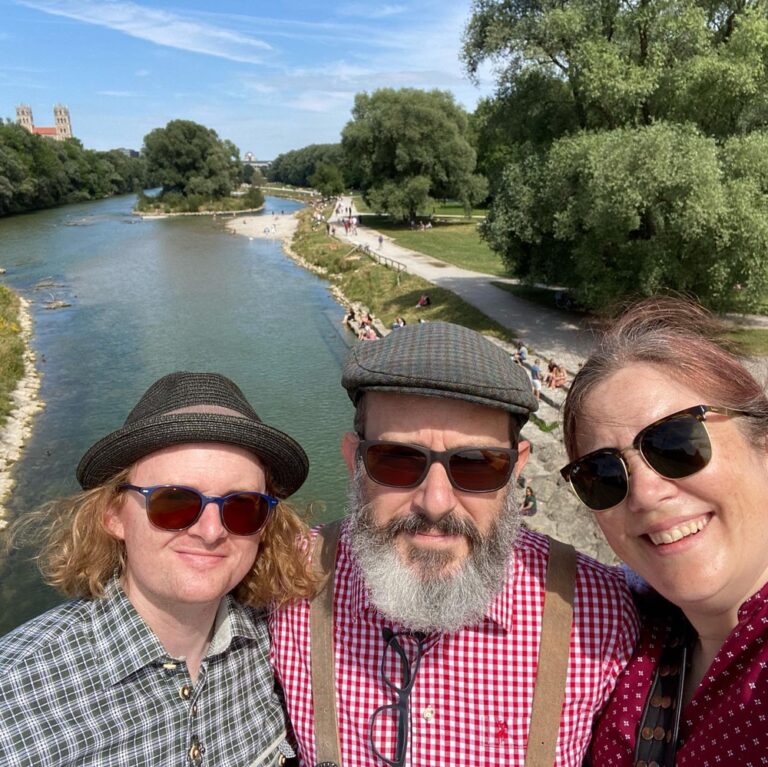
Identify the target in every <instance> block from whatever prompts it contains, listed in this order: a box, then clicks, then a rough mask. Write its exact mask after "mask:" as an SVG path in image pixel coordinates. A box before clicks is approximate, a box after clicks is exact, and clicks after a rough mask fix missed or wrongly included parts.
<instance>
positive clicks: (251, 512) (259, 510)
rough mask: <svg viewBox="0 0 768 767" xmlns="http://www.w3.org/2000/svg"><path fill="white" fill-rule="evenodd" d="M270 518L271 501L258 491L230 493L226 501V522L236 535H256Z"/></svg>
mask: <svg viewBox="0 0 768 767" xmlns="http://www.w3.org/2000/svg"><path fill="white" fill-rule="evenodd" d="M268 519H269V502H268V501H267V499H266V498H263V497H262V496H260V495H257V494H256V493H238V494H237V495H230V496H228V497H227V500H226V501H224V524H225V526H226V528H227V530H229V532H230V533H234V534H235V535H255V534H256V533H258V532H259V530H261V529H262V528H263V527H264V525H265V524H266V523H267V520H268Z"/></svg>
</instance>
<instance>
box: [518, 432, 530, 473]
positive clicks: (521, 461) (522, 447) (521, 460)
mask: <svg viewBox="0 0 768 767" xmlns="http://www.w3.org/2000/svg"><path fill="white" fill-rule="evenodd" d="M530 455H531V443H530V442H529V441H528V440H527V439H524V440H522V441H521V442H520V443H519V444H518V446H517V462H516V463H515V468H514V475H515V479H517V478H518V477H519V476H520V475H521V474H522V473H523V469H524V468H525V464H526V463H528V458H529V456H530Z"/></svg>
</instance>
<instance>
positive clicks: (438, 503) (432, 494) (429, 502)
mask: <svg viewBox="0 0 768 767" xmlns="http://www.w3.org/2000/svg"><path fill="white" fill-rule="evenodd" d="M417 502H418V504H419V508H420V510H421V512H422V513H423V514H424V516H425V517H427V518H428V519H435V520H437V519H440V518H441V517H443V516H445V515H446V514H448V513H449V512H451V511H453V509H454V508H455V506H456V494H455V492H454V488H453V485H452V484H451V480H450V479H448V472H447V470H446V467H445V466H443V465H442V464H441V463H440V462H439V461H435V462H434V463H433V464H432V465H431V466H430V467H429V470H428V471H427V475H426V477H424V479H423V481H422V483H421V485H419V496H418V498H417Z"/></svg>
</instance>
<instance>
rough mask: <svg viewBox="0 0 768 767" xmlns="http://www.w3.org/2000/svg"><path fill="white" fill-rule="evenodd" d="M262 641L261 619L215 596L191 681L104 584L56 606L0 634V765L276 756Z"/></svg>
mask: <svg viewBox="0 0 768 767" xmlns="http://www.w3.org/2000/svg"><path fill="white" fill-rule="evenodd" d="M268 643H269V637H268V634H267V629H266V623H265V621H264V619H263V617H262V616H261V615H260V614H259V613H258V612H256V611H254V610H251V609H248V608H244V607H242V606H240V605H238V604H236V603H235V602H234V600H232V599H231V597H225V599H224V600H223V602H222V607H221V608H220V609H219V614H218V616H217V625H216V630H215V633H214V637H213V641H212V642H211V645H210V647H209V650H208V654H207V656H206V658H205V659H204V660H203V662H202V666H201V669H200V673H199V676H198V679H197V683H196V684H194V685H193V683H192V680H191V678H190V676H189V673H188V672H187V668H186V665H185V664H184V662H183V660H182V661H179V660H174V659H172V658H170V657H169V656H168V653H167V652H166V651H165V650H164V649H163V647H162V645H161V644H160V642H159V641H158V640H157V638H156V637H155V635H154V634H153V633H152V631H151V630H150V629H149V628H148V626H147V625H146V624H145V623H144V621H143V620H142V619H141V618H140V617H139V616H138V614H137V613H136V612H135V610H134V609H133V607H132V606H131V603H130V602H129V601H128V599H127V598H126V596H125V594H124V593H123V591H122V589H121V588H120V586H119V584H118V583H117V581H116V580H113V581H112V582H110V584H109V585H108V587H107V590H106V594H105V597H104V598H103V599H95V600H74V601H71V602H67V603H65V604H63V605H61V606H59V607H56V608H54V609H53V610H50V611H49V612H47V613H44V614H43V615H41V616H39V617H38V618H35V619H33V620H31V621H29V622H28V623H26V624H24V625H23V626H21V627H19V628H18V629H16V630H15V631H13V632H11V633H10V634H7V635H6V636H5V637H3V639H2V640H0V764H2V765H3V767H22V766H23V767H32V766H33V765H34V767H42V766H45V767H48V766H50V767H54V766H55V767H65V766H66V765H75V764H76V765H78V767H91V766H95V765H103V766H104V767H106V766H107V765H109V766H110V767H112V766H113V765H118V764H126V765H179V766H181V765H203V766H204V767H214V766H219V765H221V767H225V766H226V767H230V766H231V765H252V764H255V763H257V759H258V758H259V757H260V756H261V755H262V752H264V751H265V750H268V751H269V754H268V755H270V756H271V754H273V753H274V755H275V757H276V756H277V754H278V747H279V745H280V743H281V741H282V740H283V738H282V737H281V735H282V733H283V732H284V715H283V711H282V708H281V706H280V703H279V700H278V698H277V696H276V695H275V692H274V682H273V677H272V674H271V670H270V667H269V659H268V647H269V644H268ZM266 756H267V755H265V758H266ZM258 763H260V762H258Z"/></svg>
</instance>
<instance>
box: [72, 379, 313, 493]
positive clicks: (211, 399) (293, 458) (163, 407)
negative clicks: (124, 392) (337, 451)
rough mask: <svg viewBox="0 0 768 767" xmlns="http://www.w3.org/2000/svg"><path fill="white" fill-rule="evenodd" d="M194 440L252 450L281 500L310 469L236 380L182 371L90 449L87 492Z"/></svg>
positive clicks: (83, 469) (84, 476)
mask: <svg viewBox="0 0 768 767" xmlns="http://www.w3.org/2000/svg"><path fill="white" fill-rule="evenodd" d="M189 442H219V443H224V444H227V445H235V446H236V447H241V448H243V449H245V450H248V451H250V452H251V453H253V454H254V455H256V456H257V457H258V458H259V459H260V460H261V461H262V462H263V463H264V464H265V466H266V467H267V469H268V470H269V476H270V478H271V480H272V482H273V484H274V485H275V494H276V495H277V496H278V497H280V498H285V497H287V496H289V495H291V494H292V493H294V492H296V490H298V489H299V488H300V487H301V485H302V484H303V483H304V480H305V479H306V478H307V473H308V472H309V459H308V458H307V454H306V453H305V452H304V450H303V448H302V447H301V445H299V443H298V442H296V440H294V439H293V438H292V437H289V436H288V435H287V434H284V433H283V432H281V431H279V430H278V429H275V428H274V427H272V426H268V425H267V424H265V423H264V422H263V421H262V420H261V419H260V418H259V416H258V415H256V411H255V410H254V409H253V408H252V407H251V405H250V403H249V402H248V400H247V399H246V398H245V395H244V394H243V392H242V391H241V390H240V388H239V387H238V386H237V385H236V384H235V383H234V382H233V381H230V379H229V378H226V377H225V376H223V375H219V374H218V373H189V372H177V373H170V374H168V375H166V376H163V377H162V378H160V379H159V380H158V381H155V383H153V384H152V385H151V386H150V387H149V389H147V391H146V392H145V393H144V395H143V396H142V398H141V399H140V400H139V402H138V404H137V405H136V407H134V408H133V410H131V412H130V413H129V414H128V417H127V418H126V419H125V423H124V424H123V426H122V427H121V428H119V429H117V430H116V431H113V432H112V433H111V434H108V435H107V436H106V437H104V438H103V439H100V440H99V441H98V442H96V443H95V444H94V445H92V446H91V447H90V448H89V449H88V450H87V452H86V453H85V455H84V456H83V457H82V459H81V460H80V463H79V464H78V466H77V472H76V474H77V480H78V482H79V483H80V485H81V487H82V488H83V489H84V490H88V489H90V488H92V487H98V486H99V485H101V484H103V483H104V482H106V481H107V480H108V479H110V478H111V477H114V476H115V474H117V473H118V472H120V471H122V470H123V469H127V468H128V467H129V466H132V465H133V464H134V463H136V461H138V460H139V458H143V457H144V456H146V455H149V454H150V453H154V452H155V451H157V450H162V449H163V448H165V447H170V446H171V445H183V444H185V443H189Z"/></svg>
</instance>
